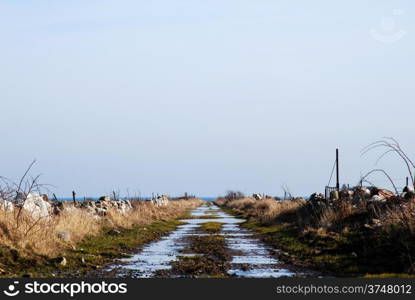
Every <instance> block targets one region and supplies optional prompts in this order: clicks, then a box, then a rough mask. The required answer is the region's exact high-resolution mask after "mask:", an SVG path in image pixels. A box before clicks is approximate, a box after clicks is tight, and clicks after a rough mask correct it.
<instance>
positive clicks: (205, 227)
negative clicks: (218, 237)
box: [200, 222, 223, 233]
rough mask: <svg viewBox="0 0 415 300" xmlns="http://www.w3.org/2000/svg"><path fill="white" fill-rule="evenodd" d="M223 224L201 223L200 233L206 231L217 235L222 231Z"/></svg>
mask: <svg viewBox="0 0 415 300" xmlns="http://www.w3.org/2000/svg"><path fill="white" fill-rule="evenodd" d="M222 225H223V223H220V222H207V223H203V224H202V225H201V226H200V229H201V230H202V231H206V232H207V233H219V232H220V231H221V230H222Z"/></svg>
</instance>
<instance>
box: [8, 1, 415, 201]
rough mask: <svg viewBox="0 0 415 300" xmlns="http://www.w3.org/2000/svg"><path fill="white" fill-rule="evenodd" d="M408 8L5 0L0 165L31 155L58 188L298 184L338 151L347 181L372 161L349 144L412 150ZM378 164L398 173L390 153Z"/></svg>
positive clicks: (199, 190) (277, 188) (310, 186)
mask: <svg viewBox="0 0 415 300" xmlns="http://www.w3.org/2000/svg"><path fill="white" fill-rule="evenodd" d="M414 9H415V4H414V3H413V1H409V0H408V1H393V2H392V1H379V0H378V1H375V0H373V1H367V0H366V1H357V0H352V1H344V2H343V3H339V2H337V1H336V2H333V1H322V0H317V1H305V0H303V1H299V0H298V1H275V0H273V1H271V0H269V1H264V0H262V1H261V0H260V1H244V0H239V1H216V0H213V1H190V0H185V1H184V0H183V1H176V0H169V1H161V0H159V1H151V2H150V1H146V2H144V1H142V2H138V1H126V0H121V1H108V0H100V1H85V0H83V1H76V0H75V1H42V0H38V1H19V2H15V1H0V36H1V37H2V38H1V45H2V47H0V66H1V69H0V99H1V102H0V109H1V111H2V116H1V118H0V131H1V135H2V147H1V150H0V151H1V154H2V155H1V157H2V159H1V160H0V162H1V163H0V166H1V172H0V173H1V175H2V176H6V177H10V178H12V179H17V178H18V177H19V175H20V174H21V173H23V172H24V169H25V167H26V166H27V165H28V164H29V163H30V161H31V160H32V159H33V158H36V159H37V160H38V163H37V165H36V167H35V168H34V170H33V173H34V174H37V173H42V174H43V176H42V181H43V182H45V183H49V184H53V185H54V186H55V187H54V188H53V191H54V192H56V193H57V194H58V195H62V196H66V195H69V194H70V192H71V191H72V189H75V190H76V191H78V194H79V195H101V194H105V193H108V192H110V191H111V190H113V189H119V190H121V192H123V191H126V189H127V188H128V189H129V191H130V193H136V192H137V193H138V191H140V192H141V193H142V194H147V195H148V194H151V192H159V193H169V194H180V193H183V192H185V191H188V192H193V193H196V194H198V195H205V196H209V195H212V196H216V195H218V194H222V193H224V192H225V191H226V190H227V189H238V190H242V191H244V192H246V193H252V192H264V193H269V194H281V185H282V184H286V185H288V186H289V187H290V189H291V190H292V192H293V193H295V194H301V195H308V194H310V193H312V192H315V191H321V190H322V189H323V188H324V185H325V184H326V183H327V180H328V178H329V176H330V171H331V167H332V163H333V159H334V150H335V148H336V147H339V148H340V149H341V158H342V168H341V171H342V174H341V175H342V182H346V183H351V184H354V183H356V182H357V181H358V180H359V176H360V174H361V173H365V172H367V171H368V170H370V169H371V168H373V167H374V162H375V161H376V153H373V154H372V155H369V156H367V157H363V158H362V157H361V156H360V150H361V149H362V148H363V147H364V146H365V145H367V144H369V143H370V142H372V141H374V140H376V139H378V138H380V137H383V136H393V137H395V138H397V139H398V140H399V141H400V142H401V143H402V145H403V146H404V147H405V148H406V149H407V150H408V152H409V153H415V151H414V150H415V143H414V141H413V129H414V126H413V115H414V108H415V104H414V95H415V85H414V79H413V78H414V76H413V72H414V70H415V62H414V59H413V53H415V43H414V35H413V33H414V29H415V28H414V26H415V18H413V13H414ZM391 20H392V21H393V22H394V23H392V26H390V25H391V22H390V21H391ZM388 24H389V25H388ZM388 26H389V27H388ZM402 32H403V33H404V34H403V35H402V36H401V33H402ZM374 33H375V35H374ZM379 37H380V38H379ZM383 37H386V38H388V37H392V38H393V37H397V38H396V40H394V41H392V42H385V41H384V40H383ZM413 156H415V154H414V155H413ZM380 166H381V167H384V168H385V169H387V170H388V171H390V172H391V174H392V175H393V177H394V178H395V179H396V180H397V183H398V184H400V185H401V184H402V183H403V180H404V178H405V176H406V173H405V170H404V168H403V165H402V163H400V162H399V161H397V160H396V159H395V158H394V157H393V156H391V157H390V158H389V159H386V160H385V161H383V162H382V163H381V165H380ZM372 181H374V182H376V183H378V184H379V185H385V184H387V182H386V181H385V179H384V178H382V177H376V176H375V177H374V178H373V180H372Z"/></svg>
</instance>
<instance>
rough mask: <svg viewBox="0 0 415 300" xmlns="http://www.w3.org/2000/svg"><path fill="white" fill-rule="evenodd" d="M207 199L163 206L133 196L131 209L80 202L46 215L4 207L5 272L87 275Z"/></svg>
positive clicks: (0, 239)
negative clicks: (102, 209)
mask: <svg viewBox="0 0 415 300" xmlns="http://www.w3.org/2000/svg"><path fill="white" fill-rule="evenodd" d="M201 203H202V201H201V200H197V199H188V200H173V201H169V203H168V204H167V205H165V206H160V207H157V206H155V205H153V204H151V203H147V202H144V201H131V204H132V208H131V209H129V210H128V211H120V210H117V209H109V210H108V211H107V212H106V214H105V216H102V217H94V216H91V214H90V213H88V211H86V210H85V209H83V208H80V207H77V206H71V207H68V208H66V209H64V210H62V211H61V212H60V213H59V214H56V215H55V214H51V215H50V216H48V217H46V218H43V217H34V216H33V214H30V213H29V212H27V211H25V210H18V209H14V210H7V209H0V274H1V276H3V277H21V276H41V277H43V276H84V275H85V273H86V272H88V271H91V270H93V269H97V268H99V267H100V266H102V265H103V264H105V263H108V262H110V261H111V260H112V259H114V258H118V257H122V256H125V255H127V254H128V253H131V252H133V251H135V250H136V248H137V247H139V246H140V245H142V244H144V243H147V242H149V241H151V240H153V239H156V238H159V237H160V236H161V235H163V234H165V233H166V232H168V231H171V230H174V229H175V228H176V226H177V225H178V222H177V221H174V220H175V219H177V218H179V217H181V216H183V215H185V214H186V212H187V211H188V210H189V209H193V208H195V207H197V206H199V205H200V204H201Z"/></svg>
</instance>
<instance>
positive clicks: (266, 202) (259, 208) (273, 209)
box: [216, 198, 306, 224]
mask: <svg viewBox="0 0 415 300" xmlns="http://www.w3.org/2000/svg"><path fill="white" fill-rule="evenodd" d="M216 203H217V204H218V205H219V206H225V207H227V208H232V209H235V210H238V211H240V212H244V213H247V214H249V215H251V216H254V217H256V218H257V219H258V220H260V221H261V222H262V223H264V224H270V223H273V222H274V221H276V220H277V219H278V218H279V217H283V216H287V215H289V214H292V213H295V212H296V211H297V210H298V209H299V208H300V207H302V206H303V205H305V203H306V202H305V200H283V201H277V200H274V199H262V200H255V199H253V198H243V199H236V200H228V201H224V200H223V199H219V200H217V201H216Z"/></svg>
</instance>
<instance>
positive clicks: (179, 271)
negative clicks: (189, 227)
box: [164, 235, 231, 278]
mask: <svg viewBox="0 0 415 300" xmlns="http://www.w3.org/2000/svg"><path fill="white" fill-rule="evenodd" d="M189 242H190V245H189V247H188V248H186V249H185V250H184V251H183V252H185V253H193V254H195V255H192V256H181V257H179V259H178V260H177V261H175V262H173V263H172V269H171V270H170V271H168V273H170V274H175V275H181V276H185V277H209V278H224V277H228V275H227V271H228V270H229V262H230V259H231V256H230V255H229V253H228V249H227V247H226V242H225V238H224V237H223V236H219V235H208V236H191V237H189ZM164 275H166V274H164Z"/></svg>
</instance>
